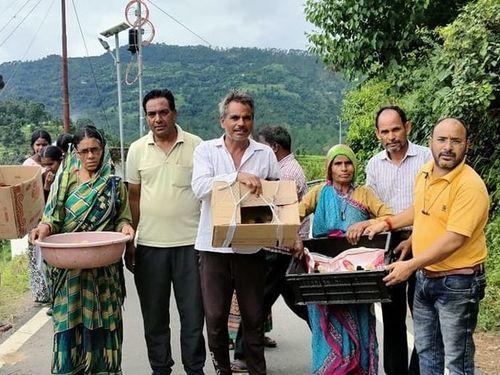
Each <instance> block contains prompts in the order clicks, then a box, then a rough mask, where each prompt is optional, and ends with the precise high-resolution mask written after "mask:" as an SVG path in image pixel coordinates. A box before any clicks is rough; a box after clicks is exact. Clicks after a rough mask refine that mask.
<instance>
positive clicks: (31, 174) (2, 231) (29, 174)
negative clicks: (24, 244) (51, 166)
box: [0, 165, 45, 240]
mask: <svg viewBox="0 0 500 375" xmlns="http://www.w3.org/2000/svg"><path fill="white" fill-rule="evenodd" d="M44 205H45V202H44V197H43V186H42V169H41V168H40V167H28V166H19V165H0V239H2V240H4V239H14V238H21V237H23V236H24V235H26V234H27V233H28V232H29V231H30V230H31V229H32V228H34V227H35V226H36V225H38V222H39V221H40V219H41V218H42V213H43V208H44Z"/></svg>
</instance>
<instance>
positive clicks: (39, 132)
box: [30, 129, 52, 148]
mask: <svg viewBox="0 0 500 375" xmlns="http://www.w3.org/2000/svg"><path fill="white" fill-rule="evenodd" d="M38 138H43V139H45V140H46V141H47V143H48V144H51V143H52V138H50V134H49V133H48V132H46V131H45V130H43V129H37V130H35V131H34V132H33V133H31V143H30V146H31V148H33V145H34V144H35V142H36V141H37V140H38Z"/></svg>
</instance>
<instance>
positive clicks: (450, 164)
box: [432, 151, 466, 171]
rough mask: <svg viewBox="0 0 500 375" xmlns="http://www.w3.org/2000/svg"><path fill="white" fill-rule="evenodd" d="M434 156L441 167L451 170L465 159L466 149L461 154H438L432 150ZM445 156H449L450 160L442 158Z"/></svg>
mask: <svg viewBox="0 0 500 375" xmlns="http://www.w3.org/2000/svg"><path fill="white" fill-rule="evenodd" d="M432 156H433V158H434V162H435V163H436V165H437V166H438V167H439V168H441V169H444V170H447V171H451V170H453V169H455V168H456V166H457V165H459V164H460V163H461V162H462V161H463V160H464V159H465V156H466V153H465V151H463V152H462V153H460V154H457V153H455V152H440V153H438V154H437V155H436V154H435V153H434V152H432ZM443 156H447V157H449V158H450V160H443V159H441V158H442V157H443Z"/></svg>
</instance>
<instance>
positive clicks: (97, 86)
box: [71, 0, 111, 130]
mask: <svg viewBox="0 0 500 375" xmlns="http://www.w3.org/2000/svg"><path fill="white" fill-rule="evenodd" d="M71 3H72V4H73V11H74V12H75V17H76V22H77V23H78V28H79V29H80V34H81V36H82V40H83V45H84V47H85V53H86V54H87V59H86V60H87V61H88V62H89V66H90V71H91V73H92V79H93V81H94V86H95V89H96V91H97V97H98V99H99V108H100V109H101V112H102V114H103V115H104V121H105V122H106V127H107V128H108V129H109V130H111V125H110V123H109V121H108V116H107V115H106V112H105V111H104V107H103V106H102V103H103V100H102V96H101V90H100V89H99V85H98V84H97V79H96V77H95V70H94V65H93V64H92V59H91V58H90V54H89V50H88V48H87V42H86V40H85V36H84V34H83V29H82V25H81V24H80V17H78V12H77V10H76V6H75V1H74V0H71Z"/></svg>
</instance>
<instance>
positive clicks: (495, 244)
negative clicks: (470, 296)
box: [478, 213, 500, 331]
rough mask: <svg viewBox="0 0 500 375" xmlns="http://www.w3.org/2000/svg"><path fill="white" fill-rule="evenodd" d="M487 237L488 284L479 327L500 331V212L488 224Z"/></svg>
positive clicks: (485, 329)
mask: <svg viewBox="0 0 500 375" xmlns="http://www.w3.org/2000/svg"><path fill="white" fill-rule="evenodd" d="M486 239H487V244H488V259H487V261H486V278H487V286H486V292H485V297H484V299H483V301H482V302H481V308H480V310H479V320H478V327H479V329H481V330H484V331H500V302H499V301H500V214H498V213H497V214H496V215H494V216H493V217H492V219H491V220H490V223H489V224H488V225H487V227H486Z"/></svg>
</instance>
